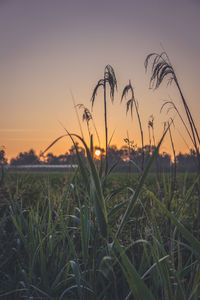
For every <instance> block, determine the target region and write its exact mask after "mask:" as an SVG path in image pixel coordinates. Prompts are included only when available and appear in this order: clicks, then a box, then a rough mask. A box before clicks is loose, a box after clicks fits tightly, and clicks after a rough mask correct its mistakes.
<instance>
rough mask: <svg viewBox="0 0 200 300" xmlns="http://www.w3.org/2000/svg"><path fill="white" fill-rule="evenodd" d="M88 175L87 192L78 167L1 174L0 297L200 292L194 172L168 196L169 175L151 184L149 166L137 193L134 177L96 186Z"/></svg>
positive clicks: (148, 296) (194, 294) (125, 296)
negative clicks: (67, 170) (64, 170)
mask: <svg viewBox="0 0 200 300" xmlns="http://www.w3.org/2000/svg"><path fill="white" fill-rule="evenodd" d="M88 178H89V180H91V182H90V184H91V186H90V190H89V191H88V190H87V186H86V184H87V183H84V180H83V178H81V171H80V170H79V171H76V172H75V173H74V174H69V173H66V174H65V173H12V172H7V173H6V174H5V177H4V183H3V184H2V185H1V208H0V209H1V210H0V213H1V231H0V247H1V250H0V253H1V254H0V257H1V260H0V286H1V299H109V298H110V297H113V298H114V299H199V295H200V284H199V282H200V268H199V253H200V251H199V250H200V247H199V244H200V243H199V241H198V238H199V232H198V227H197V226H198V224H197V220H198V218H197V212H198V201H197V199H198V191H197V184H195V181H196V179H195V178H196V176H195V175H191V174H190V175H187V174H186V175H183V174H180V175H178V176H177V184H176V188H175V190H174V191H173V195H172V189H171V187H172V185H171V177H170V175H165V174H162V175H161V178H160V187H159V188H160V190H159V189H158V185H157V183H156V176H155V174H149V175H148V176H147V178H146V181H145V183H144V184H143V185H142V186H141V188H140V193H139V196H138V197H137V198H134V195H135V194H136V193H137V187H138V185H140V179H141V178H140V176H139V175H134V174H131V175H130V174H111V175H110V176H109V177H108V179H107V182H106V184H105V185H103V184H102V185H100V186H101V187H102V191H97V190H95V191H94V190H93V187H92V186H93V185H96V183H95V182H93V179H94V178H93V177H91V175H89V174H88ZM96 188H98V187H97V186H96V187H95V189H96ZM92 192H94V193H95V194H93V195H92ZM97 192H99V193H101V192H102V193H103V199H104V200H105V214H106V217H107V219H106V221H105V223H106V225H104V215H103V214H102V215H101V211H100V209H99V207H98V202H97V203H95V201H98V200H97V199H96V198H97V197H98V196H99V195H98V194H97ZM133 199H135V200H134V202H133ZM130 203H133V206H132V209H131V212H130V213H129V215H128V218H127V220H126V221H125V222H124V223H123V219H124V216H125V215H126V213H125V211H127V207H129V205H130ZM95 205H96V206H95ZM98 210H99V211H98ZM122 224H124V225H123V226H122ZM120 228H121V230H119V229H120ZM133 295H134V296H133Z"/></svg>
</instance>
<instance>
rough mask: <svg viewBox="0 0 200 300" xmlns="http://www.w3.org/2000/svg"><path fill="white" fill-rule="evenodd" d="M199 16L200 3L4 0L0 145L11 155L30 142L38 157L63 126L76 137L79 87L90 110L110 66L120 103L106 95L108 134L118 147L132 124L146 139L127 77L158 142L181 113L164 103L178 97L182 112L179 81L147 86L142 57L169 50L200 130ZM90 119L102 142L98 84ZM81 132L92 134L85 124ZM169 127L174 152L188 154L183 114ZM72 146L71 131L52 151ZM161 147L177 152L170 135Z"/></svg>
mask: <svg viewBox="0 0 200 300" xmlns="http://www.w3.org/2000/svg"><path fill="white" fill-rule="evenodd" d="M199 16H200V0H167V1H161V0H135V1H134V0H123V1H122V0H121V1H119V0H101V1H96V0H32V1H31V0H0V41H1V43H0V45H1V46H0V101H1V106H0V107H1V110H0V146H2V145H4V146H5V149H6V154H7V157H8V158H11V157H14V156H16V155H17V154H18V153H19V152H20V151H22V152H23V151H28V150H30V149H31V148H33V149H35V150H36V152H37V154H38V153H39V152H40V151H41V150H44V149H45V148H46V147H47V146H48V145H49V144H50V143H51V142H52V141H53V140H54V139H56V138H57V137H58V136H60V135H62V134H63V133H64V130H63V128H62V126H61V124H60V123H62V124H63V125H64V126H65V127H66V128H67V130H68V131H70V132H73V133H78V134H79V133H80V130H79V126H78V122H77V118H76V114H75V111H74V108H73V102H72V94H73V95H74V98H75V101H76V104H78V103H83V104H84V105H85V106H87V107H88V108H89V109H90V108H91V102H90V98H91V94H92V91H93V88H94V87H95V85H96V83H97V81H98V80H99V79H101V78H102V77H103V73H104V68H105V66H106V65H107V64H110V65H111V66H112V67H113V68H114V70H115V73H116V77H117V81H118V92H117V94H116V97H115V101H114V104H113V105H112V104H111V102H110V99H108V100H109V105H108V128H109V136H111V135H112V133H113V131H114V130H115V133H114V136H113V140H112V144H115V145H117V146H119V147H120V146H121V145H122V144H124V142H123V139H124V138H126V137H127V131H128V135H129V137H130V139H131V140H134V141H135V143H136V144H137V145H138V146H140V145H141V142H140V135H139V128H138V122H137V117H136V113H135V111H134V113H133V120H131V117H130V115H128V116H127V117H126V107H125V103H122V104H120V98H121V93H122V90H123V88H124V86H125V85H126V84H127V83H128V81H129V79H130V80H131V82H132V85H133V87H134V91H135V96H136V99H137V100H138V103H139V111H140V114H141V119H142V124H143V129H144V138H145V144H148V129H147V125H148V119H149V116H150V115H152V114H153V115H154V117H155V136H156V141H157V142H158V140H159V138H160V137H161V135H162V131H163V123H164V121H167V120H168V119H169V117H170V116H171V117H174V116H175V113H173V112H171V114H169V115H167V114H166V110H165V111H163V112H162V113H161V114H160V108H161V106H162V104H163V101H164V100H170V99H173V100H174V102H175V103H176V104H177V106H178V107H179V109H180V111H181V113H183V116H184V117H185V115H184V111H183V107H182V105H181V101H180V97H179V95H178V93H177V91H176V89H175V87H174V86H173V85H172V86H168V87H167V86H166V82H164V83H163V84H162V87H161V88H160V89H159V90H156V91H153V90H150V89H149V78H150V73H147V74H146V73H145V69H144V60H145V58H146V56H147V55H148V54H149V53H151V52H158V53H160V52H162V51H163V47H164V49H165V50H166V52H167V53H168V55H169V57H170V59H171V62H172V64H173V66H174V68H175V71H176V74H177V77H178V79H179V82H180V85H181V87H182V90H183V92H184V95H185V98H186V99H187V101H188V104H189V107H190V108H191V112H192V114H193V117H194V119H195V120H196V124H197V127H198V128H199V129H200V122H199V112H200V101H199V85H200V56H199V55H200V34H199V33H200V17H199ZM127 99H128V98H127ZM81 114H82V112H81V111H80V118H81ZM93 116H94V120H95V123H96V127H97V129H98V131H99V134H100V137H101V143H102V144H101V146H104V116H103V92H102V91H100V90H99V92H98V97H97V98H96V102H95V104H94V108H93ZM83 129H84V136H85V138H86V139H87V138H88V134H87V127H86V124H83ZM172 134H173V137H174V143H175V147H176V151H177V153H178V152H179V151H182V152H185V151H188V148H187V146H186V143H185V141H186V142H187V143H188V145H189V147H191V144H190V143H189V139H188V137H187V134H186V132H185V130H184V128H183V126H182V125H181V123H180V121H179V120H178V117H175V128H173V129H172ZM183 138H184V139H183ZM184 140H185V141H184ZM96 142H97V141H96ZM70 146H71V143H70V141H69V139H67V138H66V139H63V141H60V142H58V144H57V145H56V146H55V147H53V148H52V152H54V153H56V154H60V153H65V152H66V151H67V149H68V148H69V147H70ZM162 151H166V152H171V146H170V141H169V137H167V138H166V140H165V141H164V143H163V146H162Z"/></svg>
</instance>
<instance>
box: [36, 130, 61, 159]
mask: <svg viewBox="0 0 200 300" xmlns="http://www.w3.org/2000/svg"><path fill="white" fill-rule="evenodd" d="M65 136H67V135H66V134H64V135H61V136H59V137H58V138H57V139H55V140H54V141H53V142H52V143H51V144H50V145H49V146H48V147H47V148H46V149H45V150H44V151H43V152H42V153H41V154H40V156H43V155H44V153H46V152H47V151H48V150H49V149H50V148H51V147H52V146H53V145H54V144H55V143H57V142H58V141H59V140H60V139H62V138H63V137H65Z"/></svg>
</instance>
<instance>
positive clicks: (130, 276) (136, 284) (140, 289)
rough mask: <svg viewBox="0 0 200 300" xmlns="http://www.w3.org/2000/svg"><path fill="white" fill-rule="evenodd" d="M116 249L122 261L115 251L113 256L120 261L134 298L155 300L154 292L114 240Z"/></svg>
mask: <svg viewBox="0 0 200 300" xmlns="http://www.w3.org/2000/svg"><path fill="white" fill-rule="evenodd" d="M114 242H115V246H116V249H117V250H118V251H119V254H120V257H121V261H119V258H118V257H117V255H116V253H115V252H114V251H113V254H114V256H115V258H116V260H117V261H118V263H119V265H120V267H121V269H122V271H123V273H124V276H125V277H126V280H127V282H128V285H129V288H130V290H131V291H132V294H133V296H134V297H135V299H140V300H146V299H148V300H154V296H153V295H152V292H151V291H150V289H149V288H148V287H147V286H146V284H145V283H144V281H143V280H142V279H141V278H140V275H139V274H138V272H137V271H136V269H135V267H134V266H133V265H132V264H131V262H130V260H129V258H128V256H127V255H126V253H125V251H124V249H123V248H122V246H121V245H120V243H119V242H118V240H117V239H116V238H114Z"/></svg>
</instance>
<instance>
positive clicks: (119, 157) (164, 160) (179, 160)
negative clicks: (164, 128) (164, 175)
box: [0, 141, 197, 172]
mask: <svg viewBox="0 0 200 300" xmlns="http://www.w3.org/2000/svg"><path fill="white" fill-rule="evenodd" d="M126 142H127V141H126ZM76 147H77V149H78V151H79V154H80V156H81V158H82V160H83V161H85V163H87V162H86V154H85V150H84V149H83V148H82V147H80V146H79V144H78V143H77V144H76ZM95 149H96V150H99V153H100V156H99V157H97V156H96V155H95V154H94V160H96V162H97V164H98V163H99V161H100V159H101V157H102V158H105V150H104V149H103V148H97V147H96V148H95ZM154 149H155V147H154V146H149V145H145V146H144V147H143V149H142V148H140V147H136V146H134V145H132V144H131V143H127V144H126V145H123V146H122V147H121V148H119V149H118V148H117V146H115V145H112V146H110V147H109V149H108V165H109V167H111V166H113V165H114V164H116V167H115V169H116V171H124V172H128V171H131V172H140V171H141V166H142V164H143V163H144V165H146V163H147V162H148V160H149V158H150V157H151V155H152V153H153V151H154ZM94 153H95V152H94ZM195 159H196V153H195V151H194V150H190V153H185V154H183V153H179V154H178V155H176V157H175V161H174V162H172V159H171V156H170V155H169V154H168V153H166V152H162V153H158V155H157V157H156V160H155V162H154V164H153V166H152V171H156V172H170V170H171V169H172V168H173V167H176V170H177V171H178V172H185V171H187V172H196V168H197V167H196V163H195ZM76 162H77V158H76V148H75V146H72V147H71V148H70V149H69V150H68V151H67V152H66V153H65V154H61V155H55V154H53V153H51V152H49V153H47V154H46V155H45V156H41V155H37V154H36V152H35V151H34V150H33V149H30V150H29V151H27V152H26V151H25V152H20V153H19V154H18V155H17V156H16V157H14V158H12V159H11V160H10V166H13V167H14V166H19V165H37V164H46V165H64V164H76ZM0 164H1V165H6V164H8V160H7V158H6V153H5V150H4V149H1V150H0Z"/></svg>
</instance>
